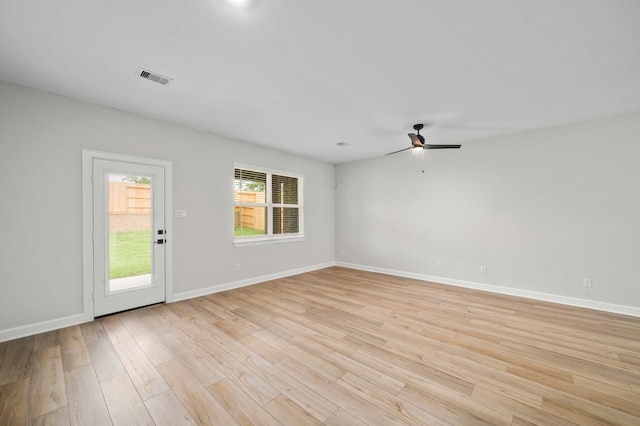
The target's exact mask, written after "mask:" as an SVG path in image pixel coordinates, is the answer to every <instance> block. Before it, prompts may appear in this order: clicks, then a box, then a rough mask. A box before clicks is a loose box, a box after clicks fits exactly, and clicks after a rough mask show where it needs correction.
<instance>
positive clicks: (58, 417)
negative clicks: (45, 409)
mask: <svg viewBox="0 0 640 426" xmlns="http://www.w3.org/2000/svg"><path fill="white" fill-rule="evenodd" d="M69 424H71V419H70V418H69V408H68V407H67V406H66V405H65V406H64V407H60V408H58V409H57V410H55V411H51V412H49V413H46V414H43V415H41V416H38V417H35V418H33V419H31V420H30V421H29V426H51V425H69Z"/></svg>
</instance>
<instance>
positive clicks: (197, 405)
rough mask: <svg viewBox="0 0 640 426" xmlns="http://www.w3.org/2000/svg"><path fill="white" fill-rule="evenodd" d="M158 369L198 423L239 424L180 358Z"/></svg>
mask: <svg viewBox="0 0 640 426" xmlns="http://www.w3.org/2000/svg"><path fill="white" fill-rule="evenodd" d="M158 370H159V371H160V372H161V374H162V376H163V377H164V378H165V380H166V381H167V382H168V383H169V384H170V385H171V389H172V390H173V392H174V393H175V394H176V396H177V397H178V399H179V400H180V401H181V402H182V405H184V407H185V408H186V409H187V411H188V412H189V414H191V417H192V418H193V419H194V420H195V421H196V423H197V424H201V425H235V424H238V422H236V420H235V419H234V418H233V416H232V415H231V414H230V413H229V412H228V411H227V410H226V409H225V408H224V407H223V406H222V405H221V404H220V403H219V402H218V401H217V400H216V399H215V398H214V397H213V396H212V395H211V394H210V393H209V392H207V390H206V388H205V387H204V386H202V384H201V383H200V382H199V381H198V380H197V379H196V378H195V377H194V376H193V374H191V372H190V371H189V370H188V369H187V368H186V367H185V366H184V365H183V364H182V363H181V362H180V361H179V360H177V359H174V360H172V361H169V362H167V363H164V364H162V365H159V366H158Z"/></svg>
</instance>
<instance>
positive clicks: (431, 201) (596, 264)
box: [336, 113, 640, 313]
mask: <svg viewBox="0 0 640 426" xmlns="http://www.w3.org/2000/svg"><path fill="white" fill-rule="evenodd" d="M433 143H437V141H433ZM639 158H640V114H637V113H636V114H630V115H624V116H618V117H613V118H608V119H602V120H594V121H588V122H583V123H578V124H574V125H569V126H563V127H556V128H550V129H545V130H539V131H532V132H527V133H521V134H517V135H511V136H504V137H498V138H492V139H487V140H479V141H473V142H468V143H465V144H463V147H462V149H460V150H459V151H427V152H426V157H424V160H422V159H421V158H419V157H412V155H411V153H410V152H409V151H407V152H404V153H401V154H396V155H393V156H388V157H382V158H376V159H372V160H369V161H361V162H355V163H349V164H341V165H338V166H336V181H337V185H338V186H337V190H336V206H337V207H336V256H337V261H338V263H339V264H345V265H349V266H356V267H361V268H363V269H377V270H381V271H386V272H392V273H399V274H405V275H409V276H418V277H421V276H422V277H425V278H429V279H436V280H438V281H441V282H445V283H446V282H449V283H459V284H462V285H468V286H470V287H474V286H476V287H478V288H485V289H492V288H495V289H497V290H499V291H501V292H502V291H504V290H506V291H507V292H510V293H512V294H525V295H526V294H528V293H527V292H530V294H531V295H536V294H538V295H543V294H547V295H552V296H557V297H555V299H557V300H562V299H563V298H569V299H572V300H573V301H579V300H584V301H596V302H599V303H601V304H602V305H601V306H605V305H606V304H613V305H620V306H628V307H629V306H630V307H635V308H640V274H638V273H637V266H638V264H639V263H640V165H639V163H638V159H639ZM423 167H424V173H422V170H423ZM438 260H442V261H443V268H442V269H440V268H438V267H437V262H438ZM480 265H485V266H486V268H487V273H486V274H481V273H480V272H479V268H480ZM583 277H590V278H592V282H593V287H592V288H591V289H588V288H585V287H583V285H582V279H583ZM498 287H499V288H498ZM551 299H552V300H553V299H554V298H553V297H552V298H551ZM583 305H585V306H589V303H586V304H583ZM596 306H598V305H597V304H596ZM619 311H620V310H619ZM621 311H623V312H624V311H625V310H624V309H622V310H621ZM632 311H633V310H632ZM635 313H640V309H636V310H635Z"/></svg>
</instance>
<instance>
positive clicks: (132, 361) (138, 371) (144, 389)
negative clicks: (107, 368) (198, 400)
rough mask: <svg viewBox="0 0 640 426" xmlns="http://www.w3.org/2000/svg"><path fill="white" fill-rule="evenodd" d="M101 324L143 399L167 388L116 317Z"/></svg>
mask: <svg viewBox="0 0 640 426" xmlns="http://www.w3.org/2000/svg"><path fill="white" fill-rule="evenodd" d="M102 325H103V327H104V329H105V331H106V332H107V335H108V336H109V339H110V340H111V343H112V344H113V346H114V348H115V350H116V353H117V354H118V357H119V358H120V360H121V361H122V364H123V365H124V368H125V370H126V371H127V373H128V374H129V377H130V378H131V381H132V382H133V384H134V385H135V387H136V389H137V390H138V392H139V393H140V396H141V397H142V399H143V400H147V399H149V398H151V397H153V396H156V395H158V394H160V393H162V392H164V391H166V390H168V389H169V387H168V385H167V383H166V382H165V381H164V380H163V378H162V376H161V375H160V373H158V371H157V370H156V369H155V367H154V366H153V364H152V363H151V361H149V358H147V356H146V354H145V353H144V351H143V350H142V349H141V348H140V346H138V344H137V343H136V342H135V340H134V339H133V338H132V336H131V335H130V334H129V332H128V331H127V329H126V328H125V327H124V325H123V324H122V322H120V320H119V319H118V318H116V317H109V318H108V319H105V320H104V321H103V324H102Z"/></svg>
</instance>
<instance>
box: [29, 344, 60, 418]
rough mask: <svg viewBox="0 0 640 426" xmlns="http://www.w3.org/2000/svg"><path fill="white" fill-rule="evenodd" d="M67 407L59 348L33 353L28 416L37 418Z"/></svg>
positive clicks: (54, 347)
mask: <svg viewBox="0 0 640 426" xmlns="http://www.w3.org/2000/svg"><path fill="white" fill-rule="evenodd" d="M65 405H67V394H66V389H65V384H64V369H63V368H62V355H61V354H60V346H52V347H48V348H47V349H42V350H39V351H37V352H34V353H33V357H32V364H31V389H30V391H29V416H30V417H38V416H40V415H42V414H45V413H48V412H50V411H54V410H57V409H58V408H60V407H63V406H65Z"/></svg>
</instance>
